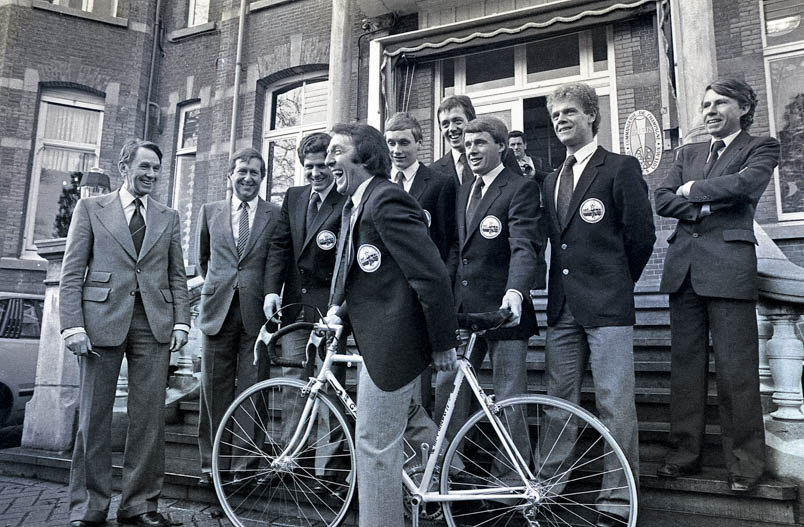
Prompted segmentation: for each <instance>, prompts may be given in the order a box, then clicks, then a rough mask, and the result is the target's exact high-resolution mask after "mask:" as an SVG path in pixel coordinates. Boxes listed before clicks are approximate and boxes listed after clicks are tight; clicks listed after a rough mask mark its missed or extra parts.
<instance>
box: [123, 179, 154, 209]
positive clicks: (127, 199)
mask: <svg viewBox="0 0 804 527" xmlns="http://www.w3.org/2000/svg"><path fill="white" fill-rule="evenodd" d="M118 194H119V195H120V204H121V205H123V208H124V209H125V208H126V207H128V206H129V205H131V202H132V201H134V200H135V199H137V198H136V197H135V196H134V195H133V194H132V193H131V192H129V191H128V189H127V188H126V186H125V185H121V186H120V190H119V191H118ZM146 198H148V195H145V196H143V197H141V198H140V203H142V208H143V209H145V210H146V211H147V210H148V200H147V199H146Z"/></svg>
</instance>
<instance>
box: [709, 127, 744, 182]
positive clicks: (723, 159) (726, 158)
mask: <svg viewBox="0 0 804 527" xmlns="http://www.w3.org/2000/svg"><path fill="white" fill-rule="evenodd" d="M746 143H748V134H746V133H745V132H740V133H739V134H737V137H735V138H734V141H732V142H731V144H730V145H729V147H728V148H726V149H725V150H724V151H723V154H722V155H721V156H720V157H718V159H717V161H716V162H715V166H714V167H712V170H711V171H710V172H709V175H708V176H707V179H709V178H713V177H718V176H722V175H723V172H725V171H726V167H728V166H729V165H731V162H732V161H733V160H734V159H737V158H738V157H739V155H740V152H742V150H743V148H744V147H745V145H746ZM705 144H707V145H708V144H709V143H705ZM707 154H708V149H707Z"/></svg>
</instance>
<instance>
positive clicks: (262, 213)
mask: <svg viewBox="0 0 804 527" xmlns="http://www.w3.org/2000/svg"><path fill="white" fill-rule="evenodd" d="M270 220H271V209H270V208H269V207H268V204H267V203H266V202H265V200H264V199H262V198H258V199H257V212H256V213H255V215H254V224H253V225H252V226H251V229H250V230H249V233H248V243H247V244H246V250H245V251H243V258H245V257H246V255H248V253H249V251H251V248H252V247H254V244H255V243H257V240H259V239H260V236H262V231H264V230H265V226H266V225H268V222H269V221H270ZM243 258H241V260H242V259H243Z"/></svg>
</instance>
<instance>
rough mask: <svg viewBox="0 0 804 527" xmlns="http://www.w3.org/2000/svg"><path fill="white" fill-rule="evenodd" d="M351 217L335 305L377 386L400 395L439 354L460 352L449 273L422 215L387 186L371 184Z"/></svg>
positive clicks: (406, 197) (401, 193) (382, 181)
mask: <svg viewBox="0 0 804 527" xmlns="http://www.w3.org/2000/svg"><path fill="white" fill-rule="evenodd" d="M352 214H353V215H356V216H355V220H354V228H353V231H352V235H351V240H352V243H351V247H352V256H351V257H350V265H349V266H348V268H346V267H344V269H343V271H342V273H339V275H338V277H337V279H336V283H335V287H334V292H333V297H332V304H333V305H338V306H340V307H339V310H338V316H340V317H341V318H343V319H344V320H348V321H349V322H350V323H351V326H352V332H353V334H354V337H355V343H356V344H357V348H358V349H359V350H360V354H361V355H362V356H363V361H364V364H365V366H366V368H367V369H368V372H369V375H370V376H371V380H372V381H373V382H374V384H376V385H377V386H378V387H379V388H380V389H381V390H385V391H392V390H397V389H399V388H401V387H402V386H404V385H406V384H408V383H409V382H411V381H412V380H413V379H415V378H416V377H417V376H418V375H419V374H420V373H421V372H422V371H423V370H424V368H425V367H426V366H427V365H428V364H430V362H431V361H432V353H433V352H434V351H439V352H440V351H445V350H448V349H450V348H452V347H455V346H456V345H457V344H458V341H457V338H456V334H455V331H456V329H457V322H456V320H455V308H454V303H453V299H452V293H451V292H450V286H449V279H448V275H447V269H446V266H445V265H444V262H442V261H441V258H440V257H439V254H438V249H437V248H436V246H435V244H434V243H433V241H432V240H431V239H430V236H429V234H428V232H427V223H426V219H425V217H424V214H423V212H422V209H421V207H420V206H419V204H418V203H416V200H415V199H414V198H413V197H412V196H410V195H409V194H408V193H407V192H405V191H404V190H402V189H401V188H399V186H397V185H395V184H393V183H391V182H390V181H389V180H387V179H385V178H383V177H379V176H375V177H373V178H372V180H371V182H370V183H369V184H368V187H367V188H366V191H365V193H364V194H363V199H362V200H361V202H360V205H359V207H358V208H357V210H354V211H353V212H352ZM346 238H347V236H342V237H341V243H340V244H339V249H340V250H341V251H342V250H343V245H344V243H345V242H346ZM339 268H340V262H338V264H337V266H336V269H339Z"/></svg>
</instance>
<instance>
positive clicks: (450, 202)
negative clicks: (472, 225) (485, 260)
mask: <svg viewBox="0 0 804 527" xmlns="http://www.w3.org/2000/svg"><path fill="white" fill-rule="evenodd" d="M453 169H454V167H453ZM457 190H458V187H457V183H456V180H455V179H454V178H451V177H448V176H446V175H444V174H442V173H439V172H436V171H435V170H432V169H431V168H429V167H426V166H424V165H423V164H421V163H420V164H419V170H418V171H416V177H415V178H413V184H412V185H411V186H410V191H409V192H410V195H411V196H413V197H414V198H416V201H418V202H419V205H421V207H422V209H424V211H425V215H426V216H427V220H428V222H429V223H428V227H429V229H430V238H432V240H433V242H435V244H436V247H438V252H439V254H440V255H441V259H442V260H443V261H444V262H445V263H446V262H447V261H448V260H449V259H450V255H452V257H453V258H454V257H455V253H456V251H457V249H458V230H457V229H456V227H455V199H456V195H457Z"/></svg>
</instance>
